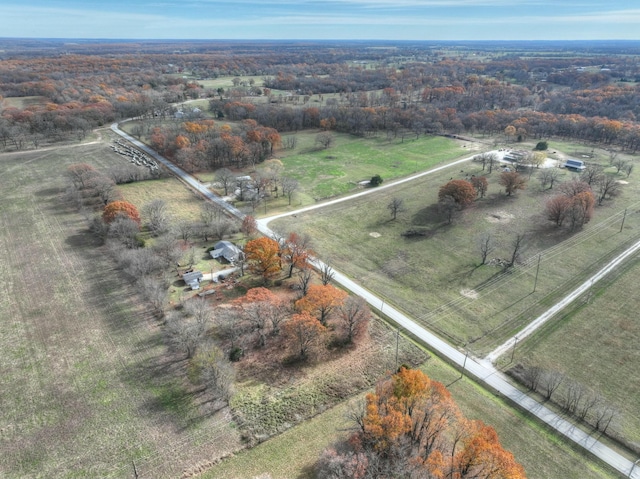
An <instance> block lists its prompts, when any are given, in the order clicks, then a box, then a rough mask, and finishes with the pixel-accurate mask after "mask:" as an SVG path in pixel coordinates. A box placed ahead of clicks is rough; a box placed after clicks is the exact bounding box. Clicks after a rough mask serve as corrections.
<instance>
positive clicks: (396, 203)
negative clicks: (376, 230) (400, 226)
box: [387, 197, 406, 221]
mask: <svg viewBox="0 0 640 479" xmlns="http://www.w3.org/2000/svg"><path fill="white" fill-rule="evenodd" d="M387 209H388V210H389V211H390V212H391V219H392V220H393V221H395V220H396V218H397V217H398V215H399V214H401V213H404V212H405V211H406V208H405V206H404V200H403V199H402V198H396V197H394V198H391V201H389V203H388V204H387Z"/></svg>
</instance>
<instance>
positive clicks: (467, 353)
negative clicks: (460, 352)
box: [460, 348, 469, 379]
mask: <svg viewBox="0 0 640 479" xmlns="http://www.w3.org/2000/svg"><path fill="white" fill-rule="evenodd" d="M468 357H469V350H468V349H466V348H465V351H464V361H463V362H462V370H461V371H460V379H462V376H463V375H464V368H465V367H466V366H467V358H468Z"/></svg>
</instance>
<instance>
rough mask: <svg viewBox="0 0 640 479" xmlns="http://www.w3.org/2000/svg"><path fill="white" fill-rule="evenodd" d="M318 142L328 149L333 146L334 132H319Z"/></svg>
mask: <svg viewBox="0 0 640 479" xmlns="http://www.w3.org/2000/svg"><path fill="white" fill-rule="evenodd" d="M316 144H317V145H320V146H321V147H322V148H324V149H325V150H326V149H327V148H329V147H331V145H333V134H331V132H328V131H323V132H321V133H318V134H317V135H316Z"/></svg>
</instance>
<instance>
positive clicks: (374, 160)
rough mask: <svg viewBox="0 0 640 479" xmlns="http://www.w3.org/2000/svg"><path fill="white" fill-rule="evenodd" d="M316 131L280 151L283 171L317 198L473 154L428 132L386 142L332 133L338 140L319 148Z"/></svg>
mask: <svg viewBox="0 0 640 479" xmlns="http://www.w3.org/2000/svg"><path fill="white" fill-rule="evenodd" d="M316 135H317V133H316V132H305V133H303V134H297V135H296V137H297V138H298V143H299V146H298V147H297V148H296V150H295V151H294V152H293V154H290V153H289V152H288V151H287V150H281V152H280V153H279V155H278V156H280V158H281V160H282V162H283V164H284V167H285V174H286V175H288V176H291V177H293V178H296V179H297V180H298V181H299V182H300V185H301V193H302V194H303V195H306V196H310V197H311V198H312V199H313V200H320V199H323V198H327V197H332V196H338V195H342V194H345V193H348V192H350V191H353V190H355V189H357V188H358V182H361V181H366V180H370V179H371V177H372V176H373V175H380V176H381V177H382V178H383V179H384V180H387V181H388V180H391V179H392V178H398V177H402V176H407V175H409V174H411V173H415V172H417V171H424V170H427V169H429V168H431V167H433V166H435V165H437V164H439V163H441V162H443V161H447V160H451V159H453V158H458V157H461V156H463V155H465V154H470V153H469V152H468V150H467V149H466V148H463V147H462V146H461V145H460V144H459V143H458V142H456V141H454V140H450V139H447V138H444V137H438V136H429V137H424V136H423V137H420V138H418V139H415V138H411V139H405V140H404V141H401V140H400V139H396V140H392V141H387V140H386V139H382V138H371V139H365V138H354V137H353V136H350V135H343V134H334V137H335V145H334V146H332V147H330V148H327V149H319V148H318V147H316V145H315V144H314V142H315V138H316Z"/></svg>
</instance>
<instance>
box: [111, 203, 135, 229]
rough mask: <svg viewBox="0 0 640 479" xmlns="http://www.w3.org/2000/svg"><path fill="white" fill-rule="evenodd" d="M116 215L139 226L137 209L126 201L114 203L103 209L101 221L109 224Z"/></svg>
mask: <svg viewBox="0 0 640 479" xmlns="http://www.w3.org/2000/svg"><path fill="white" fill-rule="evenodd" d="M118 215H124V216H127V217H128V218H129V219H131V220H133V221H135V222H136V223H138V226H140V213H139V212H138V209H137V208H136V207H135V206H134V205H132V204H131V203H129V202H128V201H114V202H112V203H109V204H108V205H107V206H105V207H104V211H103V212H102V219H103V220H104V222H105V223H107V224H111V223H112V222H113V220H115V219H116V218H117V217H118Z"/></svg>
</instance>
